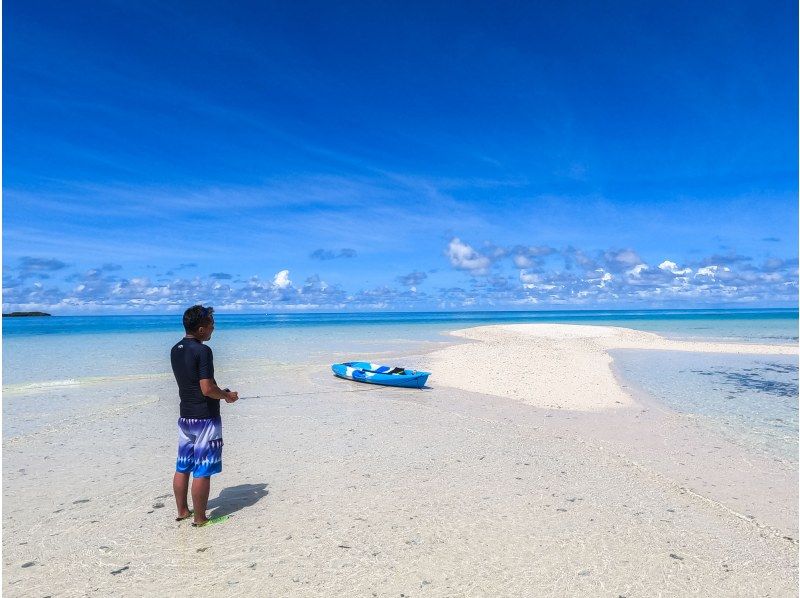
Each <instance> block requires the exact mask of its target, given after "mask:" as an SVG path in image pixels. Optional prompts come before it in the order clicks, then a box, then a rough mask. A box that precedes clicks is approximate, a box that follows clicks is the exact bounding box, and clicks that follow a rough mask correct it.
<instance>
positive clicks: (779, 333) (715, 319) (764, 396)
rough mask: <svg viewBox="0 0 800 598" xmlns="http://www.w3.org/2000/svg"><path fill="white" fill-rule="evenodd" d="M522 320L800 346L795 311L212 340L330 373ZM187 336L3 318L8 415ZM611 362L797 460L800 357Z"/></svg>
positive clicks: (141, 361) (119, 378)
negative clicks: (39, 396) (334, 365)
mask: <svg viewBox="0 0 800 598" xmlns="http://www.w3.org/2000/svg"><path fill="white" fill-rule="evenodd" d="M525 322H555V323H566V324H588V325H612V326H623V327H628V328H634V329H638V330H645V331H649V332H656V333H658V334H661V335H663V336H666V337H669V338H674V339H688V340H714V341H728V342H744V343H767V344H790V345H796V344H797V340H798V312H797V310H791V309H754V310H734V309H724V310H628V311H611V310H591V311H536V312H518V311H517V312H428V313H419V312H414V313H334V314H326V313H304V314H295V313H291V314H285V313H281V314H249V315H238V314H237V315H229V314H218V315H217V317H216V331H215V333H214V338H213V339H212V340H211V341H210V342H209V344H210V346H211V347H212V348H213V349H214V351H215V354H216V355H217V359H216V361H217V364H218V368H222V369H224V368H226V367H227V368H228V370H229V371H231V370H232V371H236V370H242V369H246V368H247V367H248V366H249V365H253V366H258V368H259V369H262V368H267V369H269V368H270V367H281V366H285V365H287V364H308V366H309V367H319V368H321V369H324V368H327V365H328V364H329V363H331V362H332V361H339V360H349V359H364V360H370V359H372V360H378V361H380V358H381V356H384V355H398V354H399V355H403V354H406V355H410V354H414V353H419V352H421V351H425V350H429V349H432V348H436V347H437V346H441V345H444V344H447V343H451V342H454V341H453V339H452V338H449V337H447V336H446V333H447V332H448V331H450V330H455V329H459V328H467V327H470V326H480V325H487V324H505V323H525ZM182 335H183V330H182V326H181V319H180V316H179V315H170V316H63V317H41V318H4V319H3V392H4V395H5V398H4V405H3V409H4V415H7V414H8V413H7V411H8V410H9V409H14V410H17V409H22V410H25V407H26V406H25V405H24V404H21V403H24V402H30V401H36V392H37V389H41V390H42V391H44V390H45V389H48V388H53V387H67V386H69V387H75V386H81V385H92V386H96V385H98V384H102V383H104V382H108V383H114V382H124V380H126V379H129V378H130V379H146V378H148V377H152V376H168V375H169V374H170V366H169V349H170V347H171V346H172V345H173V344H174V343H175V342H177V340H178V339H180V338H181V336H182ZM614 357H615V363H616V368H617V371H618V373H619V374H620V375H621V376H622V377H623V378H625V379H627V380H629V381H630V383H631V384H632V385H633V386H635V387H637V388H639V389H640V390H641V391H643V392H645V393H647V394H648V395H649V396H651V397H652V398H653V399H655V400H657V401H659V402H660V403H662V404H664V405H665V406H667V407H668V408H670V409H672V410H674V411H677V412H679V413H685V414H687V415H691V416H693V417H696V418H698V419H700V420H702V421H703V422H706V423H707V424H708V425H710V426H711V427H714V428H716V429H718V430H720V431H722V432H723V433H724V434H725V435H727V436H729V437H732V438H737V439H740V440H742V442H744V443H745V444H747V445H748V446H751V447H755V448H757V449H758V450H759V451H760V452H766V453H768V454H769V455H773V456H776V457H778V458H788V459H793V460H795V461H796V460H797V434H798V404H797V400H798V367H797V365H798V364H797V357H796V356H790V357H780V358H779V357H776V356H757V355H756V356H739V355H718V354H706V355H701V356H697V355H692V354H685V353H670V354H667V352H653V351H618V352H616V353H615V354H614ZM234 364H235V365H234ZM435 380H436V372H433V374H432V376H431V380H430V383H431V384H435ZM48 394H49V393H48ZM8 398H11V401H9V400H8ZM15 405H16V406H15ZM29 406H30V405H28V407H29ZM4 427H5V426H4Z"/></svg>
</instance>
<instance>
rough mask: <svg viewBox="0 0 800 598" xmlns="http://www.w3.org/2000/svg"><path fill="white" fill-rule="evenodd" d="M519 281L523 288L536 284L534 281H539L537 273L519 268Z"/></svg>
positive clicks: (529, 287)
mask: <svg viewBox="0 0 800 598" xmlns="http://www.w3.org/2000/svg"><path fill="white" fill-rule="evenodd" d="M519 281H520V282H521V283H522V286H523V288H526V289H532V288H534V287H535V286H536V283H537V282H539V275H538V274H535V273H532V272H526V271H525V270H520V271H519Z"/></svg>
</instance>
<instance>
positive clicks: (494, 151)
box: [3, 0, 798, 314]
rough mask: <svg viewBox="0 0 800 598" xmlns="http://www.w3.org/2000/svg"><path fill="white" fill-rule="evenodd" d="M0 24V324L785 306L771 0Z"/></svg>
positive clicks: (151, 9) (331, 8)
mask: <svg viewBox="0 0 800 598" xmlns="http://www.w3.org/2000/svg"><path fill="white" fill-rule="evenodd" d="M3 16H4V18H3V28H4V30H3V51H4V52H3V55H4V61H3V78H4V86H3V88H4V95H3V108H4V123H3V124H4V127H3V150H4V151H3V174H4V177H3V200H4V201H3V280H4V282H3V287H4V294H3V304H4V305H3V307H4V310H11V309H45V310H48V311H51V312H53V313H65V314H67V313H137V312H140V311H147V312H150V313H168V312H171V311H175V310H180V309H183V308H185V307H186V306H187V305H190V304H193V303H195V302H200V301H202V302H205V303H210V304H213V305H215V306H217V307H218V309H220V310H222V311H244V312H252V311H260V310H264V309H267V310H269V311H278V310H284V309H285V310H300V309H309V310H324V311H330V310H339V309H355V310H363V309H387V310H409V309H411V310H413V309H479V308H484V309H540V308H548V307H556V308H573V307H574V308H593V307H598V308H614V307H618V308H625V307H708V306H742V307H748V306H787V305H796V298H797V280H798V274H797V243H798V239H797V225H798V210H797V176H798V173H797V163H798V155H797V130H798V122H797V102H798V97H797V32H796V23H797V6H796V4H795V3H789V2H774V3H767V4H764V3H756V2H702V3H698V2H669V3H656V2H608V3H590V2H549V3H531V2H462V3H449V2H448V3H445V2H440V3H430V2H424V3H422V2H421V3H414V2H396V3H392V2H378V3H375V2H363V3H348V2H342V3H330V2H325V3H323V2H320V3H314V2H305V3H290V2H280V3H279V2H274V3H271V2H252V3H251V2H237V3H229V4H227V5H222V4H220V3H209V2H186V3H177V2H176V3H163V2H148V1H137V2H122V1H117V2H104V3H88V2H77V3H63V2H37V1H31V2H28V1H26V2H22V1H21V0H11V1H9V2H5V3H4V15H3Z"/></svg>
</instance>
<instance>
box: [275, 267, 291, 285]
mask: <svg viewBox="0 0 800 598" xmlns="http://www.w3.org/2000/svg"><path fill="white" fill-rule="evenodd" d="M272 286H274V287H275V288H277V289H288V288H289V287H290V286H292V281H291V280H289V271H288V270H281V271H280V272H278V273H277V274H276V275H275V276H274V277H273V278H272Z"/></svg>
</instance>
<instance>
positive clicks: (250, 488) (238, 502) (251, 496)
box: [208, 484, 269, 517]
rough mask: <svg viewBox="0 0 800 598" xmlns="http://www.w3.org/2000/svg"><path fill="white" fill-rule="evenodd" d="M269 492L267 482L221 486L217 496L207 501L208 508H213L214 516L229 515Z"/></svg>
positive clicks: (248, 505) (254, 502) (250, 504)
mask: <svg viewBox="0 0 800 598" xmlns="http://www.w3.org/2000/svg"><path fill="white" fill-rule="evenodd" d="M268 494H269V490H267V484H240V485H239V486H231V487H230V488H223V489H222V492H220V493H219V496H217V497H216V498H212V499H211V500H209V501H208V509H209V510H211V509H214V517H218V516H220V515H230V514H231V513H235V512H236V511H239V510H241V509H244V508H246V507H251V506H253V505H254V504H256V503H257V502H258V501H259V500H261V499H262V498H264V497H265V496H267V495H268Z"/></svg>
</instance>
